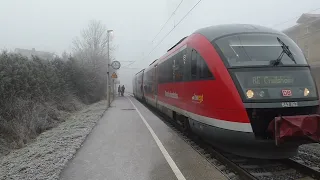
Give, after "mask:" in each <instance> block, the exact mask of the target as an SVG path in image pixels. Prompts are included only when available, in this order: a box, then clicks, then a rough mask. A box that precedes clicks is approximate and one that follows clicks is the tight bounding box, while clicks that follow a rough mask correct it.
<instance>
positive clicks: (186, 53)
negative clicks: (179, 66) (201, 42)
mask: <svg viewBox="0 0 320 180" xmlns="http://www.w3.org/2000/svg"><path fill="white" fill-rule="evenodd" d="M181 53H182V63H183V81H189V80H190V79H191V78H190V77H191V72H190V69H191V66H190V63H191V61H190V60H191V58H190V54H191V52H190V49H189V48H186V49H184V50H183V51H182V52H181Z"/></svg>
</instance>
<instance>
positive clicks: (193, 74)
mask: <svg viewBox="0 0 320 180" xmlns="http://www.w3.org/2000/svg"><path fill="white" fill-rule="evenodd" d="M197 54H198V53H197V51H196V50H194V49H192V53H191V79H197Z"/></svg>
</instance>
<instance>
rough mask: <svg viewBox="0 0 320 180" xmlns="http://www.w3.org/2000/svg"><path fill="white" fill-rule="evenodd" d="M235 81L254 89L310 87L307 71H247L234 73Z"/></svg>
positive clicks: (310, 82)
mask: <svg viewBox="0 0 320 180" xmlns="http://www.w3.org/2000/svg"><path fill="white" fill-rule="evenodd" d="M235 74H236V76H237V79H238V80H239V81H240V84H241V86H243V87H245V88H255V87H299V86H302V87H303V86H310V85H311V86H312V85H313V80H312V76H311V74H310V71H308V70H306V71H305V70H298V71H249V72H236V73H235Z"/></svg>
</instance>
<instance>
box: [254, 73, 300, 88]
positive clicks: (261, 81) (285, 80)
mask: <svg viewBox="0 0 320 180" xmlns="http://www.w3.org/2000/svg"><path fill="white" fill-rule="evenodd" d="M251 81H252V82H251V83H252V85H256V86H257V85H258V86H265V85H285V86H286V85H293V84H294V82H295V78H294V77H292V76H290V75H288V76H253V77H252V78H251Z"/></svg>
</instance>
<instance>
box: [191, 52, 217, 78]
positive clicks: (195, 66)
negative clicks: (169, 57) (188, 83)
mask: <svg viewBox="0 0 320 180" xmlns="http://www.w3.org/2000/svg"><path fill="white" fill-rule="evenodd" d="M191 59H192V60H191V76H192V80H196V79H208V78H213V75H212V73H211V71H210V70H209V67H208V65H207V63H206V62H205V60H204V59H203V57H202V56H201V55H200V54H199V53H198V52H197V51H196V50H194V49H193V50H192V54H191Z"/></svg>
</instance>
